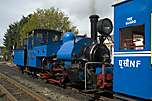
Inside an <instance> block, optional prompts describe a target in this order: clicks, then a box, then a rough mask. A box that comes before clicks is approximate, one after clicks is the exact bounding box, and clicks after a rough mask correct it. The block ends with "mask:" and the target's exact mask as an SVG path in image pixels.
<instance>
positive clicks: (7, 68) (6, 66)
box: [0, 63, 94, 101]
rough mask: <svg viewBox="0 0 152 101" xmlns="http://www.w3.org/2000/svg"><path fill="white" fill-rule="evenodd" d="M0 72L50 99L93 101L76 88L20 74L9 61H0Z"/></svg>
mask: <svg viewBox="0 0 152 101" xmlns="http://www.w3.org/2000/svg"><path fill="white" fill-rule="evenodd" d="M0 72H1V73H4V74H6V75H8V76H9V77H11V78H13V79H15V80H17V81H18V82H20V83H22V84H24V85H25V86H27V87H29V88H31V89H32V90H33V91H35V92H37V93H39V94H41V95H43V96H46V97H47V98H48V99H49V100H50V101H94V100H93V98H91V97H90V96H88V95H85V94H82V93H80V92H79V91H78V90H75V89H74V90H72V89H68V88H67V89H63V88H61V87H58V86H55V85H51V84H47V83H45V81H44V80H39V79H32V78H30V76H29V75H27V74H21V73H20V72H19V71H18V70H17V69H16V67H15V65H12V64H10V63H0Z"/></svg>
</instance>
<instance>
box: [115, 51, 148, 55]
mask: <svg viewBox="0 0 152 101" xmlns="http://www.w3.org/2000/svg"><path fill="white" fill-rule="evenodd" d="M137 53H145V54H150V53H151V51H136V52H114V54H137Z"/></svg>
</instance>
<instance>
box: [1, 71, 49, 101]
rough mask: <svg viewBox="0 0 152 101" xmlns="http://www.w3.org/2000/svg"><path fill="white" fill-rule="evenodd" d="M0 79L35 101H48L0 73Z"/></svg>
mask: <svg viewBox="0 0 152 101" xmlns="http://www.w3.org/2000/svg"><path fill="white" fill-rule="evenodd" d="M0 78H4V79H6V80H7V81H8V82H10V83H11V84H13V85H14V86H16V87H17V88H20V89H21V90H22V91H23V92H25V93H26V94H28V95H29V96H31V97H32V98H33V99H35V100H36V101H48V100H47V99H46V98H44V97H42V96H41V95H39V94H37V93H35V92H34V91H32V90H31V89H28V88H27V87H25V86H23V85H21V84H20V83H18V82H16V81H15V80H13V79H11V78H9V77H8V76H6V75H4V74H2V73H0Z"/></svg>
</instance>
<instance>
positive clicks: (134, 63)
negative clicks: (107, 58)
mask: <svg viewBox="0 0 152 101" xmlns="http://www.w3.org/2000/svg"><path fill="white" fill-rule="evenodd" d="M140 65H141V61H140V60H129V59H126V60H119V67H120V68H121V69H123V68H138V67H139V66H140Z"/></svg>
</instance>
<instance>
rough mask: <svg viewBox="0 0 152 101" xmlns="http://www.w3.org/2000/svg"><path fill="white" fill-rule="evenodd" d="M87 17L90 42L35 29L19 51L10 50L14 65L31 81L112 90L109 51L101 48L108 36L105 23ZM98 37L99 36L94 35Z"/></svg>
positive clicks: (105, 47) (108, 25)
mask: <svg viewBox="0 0 152 101" xmlns="http://www.w3.org/2000/svg"><path fill="white" fill-rule="evenodd" d="M98 18H99V16H97V15H92V16H90V21H91V38H88V37H86V36H76V35H75V34H74V33H73V32H66V33H62V32H59V31H55V30H46V29H35V30H33V31H31V32H30V33H29V34H28V38H27V39H25V40H24V44H23V49H15V50H14V63H15V64H16V65H17V66H18V67H19V68H20V69H21V70H22V72H25V71H26V72H28V73H29V74H32V75H33V77H40V78H43V79H46V80H47V82H49V83H54V84H58V85H60V86H64V85H66V84H71V85H79V86H80V87H82V89H85V90H89V89H95V88H107V89H111V88H112V68H111V65H110V62H111V59H110V51H109V49H108V48H107V46H106V45H105V44H104V41H105V40H106V38H107V37H109V36H110V33H111V32H112V29H113V25H112V22H111V21H110V20H109V19H108V18H105V19H101V20H100V21H98ZM97 32H99V33H100V35H98V34H97Z"/></svg>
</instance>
